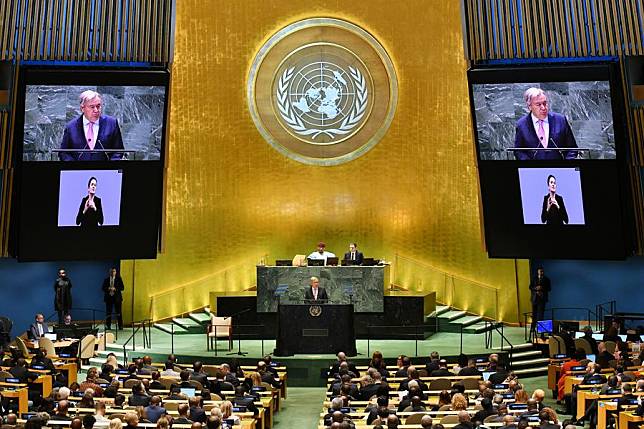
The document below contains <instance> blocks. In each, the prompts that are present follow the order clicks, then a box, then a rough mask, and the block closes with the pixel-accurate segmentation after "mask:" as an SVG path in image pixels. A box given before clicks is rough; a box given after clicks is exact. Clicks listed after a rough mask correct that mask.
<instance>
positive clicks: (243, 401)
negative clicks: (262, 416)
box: [233, 396, 259, 415]
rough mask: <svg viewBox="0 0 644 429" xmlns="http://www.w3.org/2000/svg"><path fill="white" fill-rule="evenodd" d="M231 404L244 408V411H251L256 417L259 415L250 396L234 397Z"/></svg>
mask: <svg viewBox="0 0 644 429" xmlns="http://www.w3.org/2000/svg"><path fill="white" fill-rule="evenodd" d="M233 404H235V405H237V406H241V407H246V410H248V411H251V412H252V413H253V414H254V415H257V414H258V413H259V410H258V409H257V406H256V405H255V403H254V398H251V397H250V396H244V397H241V396H235V397H234V398H233Z"/></svg>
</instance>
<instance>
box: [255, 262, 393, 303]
mask: <svg viewBox="0 0 644 429" xmlns="http://www.w3.org/2000/svg"><path fill="white" fill-rule="evenodd" d="M311 277H318V278H319V279H320V286H321V287H323V288H324V289H326V291H327V294H328V295H329V303H332V304H349V303H350V302H351V300H353V304H354V310H355V312H356V313H382V312H383V311H384V305H383V292H384V286H385V282H387V284H389V266H388V265H385V266H374V267H361V266H349V267H269V266H258V267H257V312H258V313H274V312H276V311H277V297H276V296H275V291H276V290H277V288H278V286H280V285H288V291H287V292H286V293H285V294H283V295H282V296H281V297H280V302H281V303H282V304H301V303H302V301H303V300H304V293H305V292H306V289H307V288H308V287H309V279H310V278H311ZM350 292H352V293H353V296H352V297H350V296H349V293H350Z"/></svg>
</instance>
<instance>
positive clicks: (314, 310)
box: [309, 305, 322, 317]
mask: <svg viewBox="0 0 644 429" xmlns="http://www.w3.org/2000/svg"><path fill="white" fill-rule="evenodd" d="M309 314H310V315H311V316H313V317H319V316H320V315H321V314H322V307H320V306H319V305H312V306H310V307H309Z"/></svg>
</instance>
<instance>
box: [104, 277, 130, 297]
mask: <svg viewBox="0 0 644 429" xmlns="http://www.w3.org/2000/svg"><path fill="white" fill-rule="evenodd" d="M114 288H115V289H116V290H115V291H114V296H110V277H109V276H108V277H106V278H105V279H104V280H103V285H102V286H101V289H102V290H103V301H105V302H109V301H123V294H122V292H123V290H124V289H125V285H123V279H122V278H121V276H119V275H116V277H114Z"/></svg>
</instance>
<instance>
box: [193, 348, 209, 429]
mask: <svg viewBox="0 0 644 429" xmlns="http://www.w3.org/2000/svg"><path fill="white" fill-rule="evenodd" d="M192 370H193V371H192V373H191V374H190V380H195V381H198V382H199V383H201V386H203V387H204V388H206V389H209V388H210V382H208V374H206V373H205V372H204V371H203V363H201V361H196V362H194V363H193V364H192ZM192 420H193V421H194V419H192ZM197 421H199V422H201V420H197ZM204 421H205V419H204Z"/></svg>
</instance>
